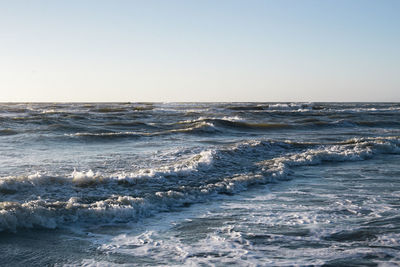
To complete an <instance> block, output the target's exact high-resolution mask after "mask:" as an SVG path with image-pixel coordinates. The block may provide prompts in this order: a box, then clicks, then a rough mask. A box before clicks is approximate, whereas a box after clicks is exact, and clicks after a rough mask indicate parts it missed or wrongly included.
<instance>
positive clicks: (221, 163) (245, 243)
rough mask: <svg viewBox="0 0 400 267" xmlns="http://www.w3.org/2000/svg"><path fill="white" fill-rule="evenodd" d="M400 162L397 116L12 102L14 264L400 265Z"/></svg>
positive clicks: (2, 219) (234, 106) (393, 108)
mask: <svg viewBox="0 0 400 267" xmlns="http://www.w3.org/2000/svg"><path fill="white" fill-rule="evenodd" d="M399 163H400V104H399V103H90V104H85V103H82V104H69V103H65V104H58V103H57V104H48V103H46V104H43V103H37V104H35V103H19V104H7V103H3V104H0V164H1V165H0V166H1V168H0V252H1V253H0V262H1V264H3V265H7V266H44V265H57V266H63V265H66V266H75V265H76V266H81V265H85V266H92V265H93V266H99V265H100V266H102V265H106V266H109V265H117V266H119V265H121V266H135V265H149V266H155V265H164V266H165V265H185V266H187V265H195V266H197V265H205V266H208V265H217V266H225V265H229V264H230V265H243V266H249V265H250V266H253V265H254V266H260V265H261V266H265V265H267V266H271V265H273V266H276V265H284V266H288V265H289V266H291V265H318V266H319V265H326V266H339V265H342V266H358V265H359V266H376V265H382V266H391V265H393V266H395V265H397V264H400V164H399Z"/></svg>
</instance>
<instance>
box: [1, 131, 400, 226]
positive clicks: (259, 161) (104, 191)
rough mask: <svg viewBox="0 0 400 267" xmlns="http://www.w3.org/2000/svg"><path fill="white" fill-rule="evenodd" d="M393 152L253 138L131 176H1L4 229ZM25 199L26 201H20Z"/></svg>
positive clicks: (198, 196) (146, 212) (399, 148)
mask: <svg viewBox="0 0 400 267" xmlns="http://www.w3.org/2000/svg"><path fill="white" fill-rule="evenodd" d="M387 153H395V154H399V153H400V137H399V136H394V137H371V138H354V139H350V140H345V141H342V142H333V143H327V144H318V143H301V142H300V143H299V142H291V141H284V142H282V141H268V140H265V141H247V142H240V143H237V144H233V145H228V146H222V147H219V148H213V149H207V150H200V151H198V152H196V153H194V154H192V155H191V156H189V157H185V158H182V159H180V160H178V162H176V163H173V164H169V165H164V166H158V167H153V168H147V169H139V170H137V171H134V172H130V173H129V172H124V173H115V174H108V175H103V174H101V173H99V172H97V173H94V172H93V171H90V170H89V171H87V172H79V171H76V170H74V171H73V172H72V173H71V174H69V175H65V176H52V175H45V174H34V175H30V176H25V177H12V176H11V177H3V178H1V179H0V192H1V193H2V194H3V196H4V198H3V201H2V202H0V230H1V231H4V230H6V231H17V229H18V228H32V227H45V228H55V227H62V226H64V225H69V224H72V223H101V222H106V223H113V222H127V221H136V220H138V219H140V218H142V217H146V216H150V215H152V214H155V213H157V212H161V211H168V210H170V209H172V208H176V207H182V206H186V205H188V204H191V203H196V202H199V201H204V200H206V199H208V198H210V197H212V196H213V195H215V194H235V193H237V192H240V191H242V190H245V189H246V188H248V187H249V186H251V185H255V184H266V183H269V182H273V181H279V180H285V179H288V178H290V176H291V174H292V173H293V172H295V168H296V166H311V165H320V164H323V163H324V162H347V161H359V160H367V159H370V158H372V157H374V156H375V155H378V154H387ZM178 154H179V153H178ZM21 196H25V198H22V199H19V200H18V197H20V198H21ZM35 196H38V197H35Z"/></svg>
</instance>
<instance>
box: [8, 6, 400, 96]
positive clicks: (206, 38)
mask: <svg viewBox="0 0 400 267" xmlns="http://www.w3.org/2000/svg"><path fill="white" fill-rule="evenodd" d="M0 14H1V16H0V101H1V102H19V101H24V102H25V101H35V102H94V101H96V102H142V101H149V102H150V101H157V102H175V101H221V102H230V101H239V102H245V101H261V102H269V101H387V102H395V101H400V15H399V14H400V1H398V0H380V1H378V0H373V1H370V0H314V1H311V0H275V1H269V0H262V1H261V0H241V1H237V0H218V1H216V0H197V1H195V0H159V1H155V0H142V1H135V0H107V1H105V0H104V1H103V0H57V1H54V0H26V1H22V0H0Z"/></svg>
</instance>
